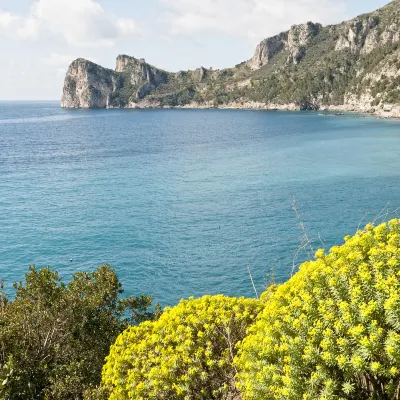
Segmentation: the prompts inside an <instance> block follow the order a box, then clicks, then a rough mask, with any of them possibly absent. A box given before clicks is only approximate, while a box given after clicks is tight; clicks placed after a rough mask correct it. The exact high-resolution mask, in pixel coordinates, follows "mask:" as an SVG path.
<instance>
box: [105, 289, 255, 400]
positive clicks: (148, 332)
mask: <svg viewBox="0 0 400 400" xmlns="http://www.w3.org/2000/svg"><path fill="white" fill-rule="evenodd" d="M260 307H261V303H260V301H259V300H253V299H244V298H228V297H225V296H222V295H219V296H215V297H211V296H206V297H203V298H201V299H197V300H193V299H190V300H182V301H181V302H180V303H179V305H178V306H176V307H174V308H169V309H166V310H165V311H164V314H163V315H162V316H161V318H160V319H159V320H158V321H156V322H145V323H143V324H141V325H140V326H139V327H131V328H128V330H126V331H125V332H124V333H123V334H121V335H120V336H119V337H118V339H117V341H116V343H115V344H114V345H113V346H112V348H111V352H110V355H109V356H108V357H107V361H106V365H105V366H104V369H103V384H104V386H106V387H107V388H108V389H109V390H110V391H111V397H110V399H113V400H117V399H118V400H120V399H121V400H122V399H136V400H139V399H143V400H144V399H169V400H174V399H223V398H227V396H229V395H232V394H234V393H236V389H235V387H234V384H233V378H234V375H235V369H234V367H233V363H232V361H233V357H234V356H235V354H236V347H235V345H236V344H237V343H238V342H239V341H240V340H242V339H243V338H244V336H245V334H246V330H247V327H248V326H249V325H250V324H251V323H252V322H253V320H254V319H255V317H256V315H257V313H258V312H259V311H260Z"/></svg>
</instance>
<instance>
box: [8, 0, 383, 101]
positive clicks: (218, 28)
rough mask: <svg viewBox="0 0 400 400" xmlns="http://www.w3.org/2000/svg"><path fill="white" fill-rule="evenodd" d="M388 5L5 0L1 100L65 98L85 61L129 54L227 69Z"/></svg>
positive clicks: (317, 0) (163, 63) (111, 62)
mask: <svg viewBox="0 0 400 400" xmlns="http://www.w3.org/2000/svg"><path fill="white" fill-rule="evenodd" d="M388 2H389V0H0V54H1V58H0V61H1V62H0V100H58V99H60V98H61V92H62V86H63V81H64V77H65V74H66V72H67V69H68V66H69V64H70V63H71V62H72V61H73V60H74V59H76V58H78V57H83V58H87V59H89V60H92V61H94V62H96V63H98V64H100V65H102V66H104V67H108V68H115V58H116V57H117V56H118V55H119V54H128V55H132V56H135V57H137V58H145V59H146V61H147V62H149V63H150V64H152V65H155V66H157V67H160V68H163V69H166V70H169V71H179V70H187V69H195V68H198V67H200V66H204V67H207V68H208V67H213V68H214V69H217V68H225V67H231V66H234V65H236V64H238V63H240V62H242V61H244V60H247V59H249V58H251V56H252V55H253V52H254V49H255V46H256V45H257V44H258V43H259V42H260V41H261V40H263V39H265V38H267V37H269V36H273V35H275V34H277V33H279V32H282V31H285V30H288V29H289V28H290V26H291V25H293V24H300V23H304V22H307V21H313V22H320V23H322V24H323V25H327V24H333V23H339V22H342V21H344V20H347V19H350V18H352V17H355V16H357V15H359V14H362V13H365V12H370V11H373V10H375V9H377V8H379V7H382V6H383V5H385V4H387V3H388Z"/></svg>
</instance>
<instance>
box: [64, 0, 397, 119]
mask: <svg viewBox="0 0 400 400" xmlns="http://www.w3.org/2000/svg"><path fill="white" fill-rule="evenodd" d="M61 105H62V107H65V108H172V107H177V108H232V109H263V110H271V109H273V110H332V111H333V110H335V111H336V110H343V111H355V112H362V113H364V112H367V113H373V114H375V115H378V116H383V117H400V0H394V1H392V2H391V3H389V4H388V5H387V6H385V7H383V8H381V9H379V10H376V11H374V12H372V13H370V14H365V15H361V16H359V17H357V18H355V19H353V20H351V21H347V22H343V23H342V24H339V25H331V26H326V27H323V26H322V25H321V24H318V23H312V22H307V23H305V24H301V25H295V26H292V27H291V28H290V30H288V31H287V32H282V33H280V34H278V35H276V36H274V37H271V38H268V39H265V40H263V41H262V42H261V43H260V44H259V45H258V46H257V48H256V50H255V53H254V55H253V57H252V58H251V59H250V60H248V61H244V62H242V63H240V64H238V65H236V66H235V67H233V68H227V69H223V70H213V69H206V68H203V67H201V68H198V69H197V70H194V71H179V72H176V73H172V72H167V71H164V70H162V69H159V68H156V67H154V66H152V65H150V64H148V63H147V62H146V61H145V60H144V59H137V58H135V57H130V56H127V55H120V56H118V58H117V61H116V68H115V70H111V69H107V68H103V67H101V66H99V65H97V64H95V63H93V62H90V61H88V60H85V59H77V60H75V61H73V62H72V64H71V65H70V67H69V69H68V72H67V75H66V78H65V84H64V89H63V96H62V100H61Z"/></svg>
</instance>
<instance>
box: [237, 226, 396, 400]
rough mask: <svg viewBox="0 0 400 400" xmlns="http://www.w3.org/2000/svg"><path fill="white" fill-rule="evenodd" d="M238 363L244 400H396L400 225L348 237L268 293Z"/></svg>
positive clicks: (317, 256) (371, 228)
mask: <svg viewBox="0 0 400 400" xmlns="http://www.w3.org/2000/svg"><path fill="white" fill-rule="evenodd" d="M263 297H264V300H265V301H268V307H266V308H265V309H264V311H263V312H262V313H261V314H260V315H259V318H258V320H257V322H256V324H255V325H253V326H252V327H251V328H250V330H249V336H248V337H246V339H245V340H244V341H243V343H242V345H241V349H240V351H239V355H238V357H237V358H236V360H235V362H236V365H237V367H238V369H239V373H238V376H237V378H238V382H239V387H240V388H241V389H242V390H243V393H244V397H243V398H244V399H325V400H331V399H332V400H333V399H335V400H336V399H390V398H393V399H397V398H399V391H400V220H393V221H390V222H389V223H388V224H382V225H380V226H378V227H376V228H374V227H373V226H372V225H368V226H367V227H366V229H365V231H362V232H358V233H357V234H356V235H355V236H354V237H351V238H350V237H347V238H346V239H345V244H343V245H342V246H340V247H333V248H332V249H331V251H330V253H329V254H325V253H324V251H323V250H319V251H318V252H317V253H316V261H310V262H307V263H305V264H303V265H302V267H301V269H300V271H299V273H298V274H297V275H295V276H294V277H293V278H292V279H291V280H290V281H288V282H287V283H285V284H283V285H281V286H279V287H273V288H271V289H270V290H268V291H267V292H266V293H265V294H264V295H263Z"/></svg>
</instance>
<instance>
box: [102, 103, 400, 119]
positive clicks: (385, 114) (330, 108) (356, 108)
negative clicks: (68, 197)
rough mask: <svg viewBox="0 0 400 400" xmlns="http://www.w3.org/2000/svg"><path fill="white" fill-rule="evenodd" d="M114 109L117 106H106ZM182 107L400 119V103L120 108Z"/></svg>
mask: <svg viewBox="0 0 400 400" xmlns="http://www.w3.org/2000/svg"><path fill="white" fill-rule="evenodd" d="M106 108H107V109H114V108H116V107H106ZM124 108H125V109H135V108H137V109H181V110H185V109H187V110H213V109H214V110H249V111H307V110H309V111H320V112H336V113H349V114H366V115H369V116H371V117H375V118H379V119H395V120H397V119H400V105H399V106H397V105H389V106H383V107H382V106H381V107H376V108H373V107H371V106H367V105H366V104H365V103H364V104H362V105H355V104H354V103H351V104H344V105H309V104H308V105H299V104H296V103H287V104H265V103H260V102H253V101H247V102H245V101H243V102H231V103H225V104H219V105H216V104H214V103H211V102H208V103H207V102H206V103H196V102H192V103H189V104H185V105H183V106H169V105H166V106H165V105H162V104H160V103H159V102H155V101H149V100H142V101H140V102H138V103H130V104H129V105H127V106H126V107H122V108H118V109H124Z"/></svg>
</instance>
